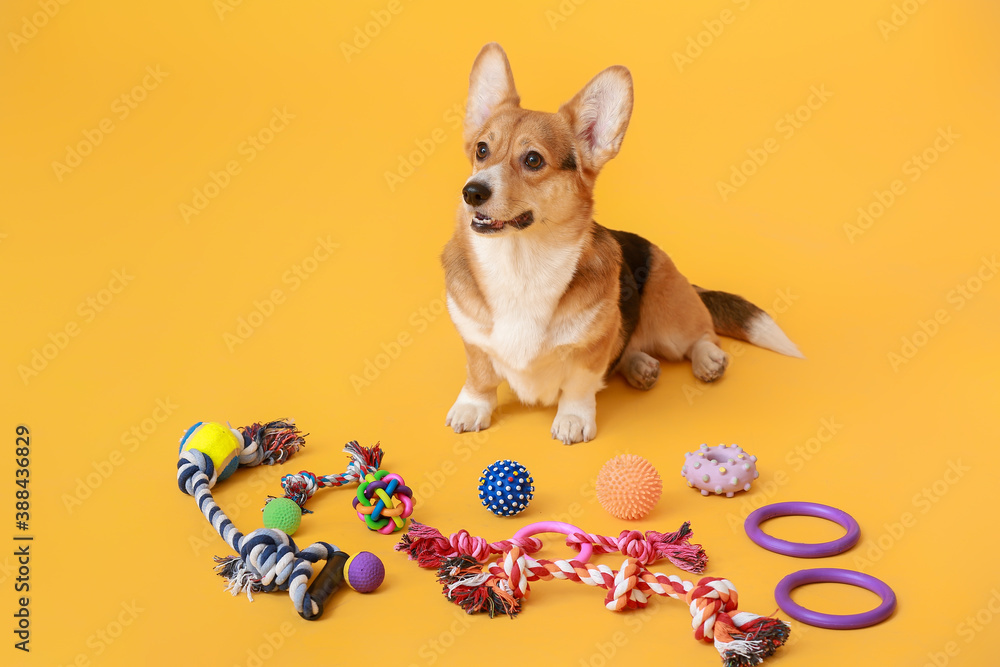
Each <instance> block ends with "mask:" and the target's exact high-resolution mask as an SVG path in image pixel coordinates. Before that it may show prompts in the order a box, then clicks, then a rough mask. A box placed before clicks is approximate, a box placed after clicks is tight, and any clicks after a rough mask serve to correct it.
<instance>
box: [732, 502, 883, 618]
mask: <svg viewBox="0 0 1000 667" xmlns="http://www.w3.org/2000/svg"><path fill="white" fill-rule="evenodd" d="M779 516H812V517H818V518H821V519H827V520H829V521H833V522H834V523H836V524H839V525H840V526H841V527H843V528H844V529H845V530H846V531H847V534H845V535H844V536H843V537H841V538H839V539H836V540H832V541H830V542H824V543H822V544H804V543H802V542H788V541H786V540H779V539H778V538H776V537H771V536H770V535H768V534H766V533H765V532H764V531H763V530H762V529H761V527H760V524H761V523H763V522H764V521H767V520H768V519H773V518H775V517H779ZM743 527H744V529H745V530H746V533H747V537H749V538H750V540H751V541H753V542H754V544H757V545H758V546H761V547H764V548H765V549H767V550H769V551H773V552H775V553H778V554H782V555H784V556H795V557H798V558H822V557H824V556H835V555H837V554H841V553H844V552H845V551H847V550H848V549H850V548H851V547H853V546H854V545H855V544H857V543H858V540H860V539H861V528H860V526H858V522H857V521H856V520H855V519H854V517H852V516H851V515H850V514H848V513H847V512H845V511H843V510H839V509H837V508H836V507H830V506H829V505H821V504H820V503H807V502H786V503H773V504H771V505H765V506H764V507H761V508H760V509H758V510H755V511H753V512H751V513H750V516H748V517H747V519H746V522H744V524H743ZM822 583H839V584H850V585H852V586H859V587H861V588H865V589H867V590H869V591H871V592H872V593H875V594H876V595H878V596H879V597H880V598H882V603H881V604H880V605H879V606H878V607H876V608H875V609H872V610H871V611H867V612H864V613H861V614H846V615H840V614H823V613H820V612H818V611H812V610H811V609H806V608H805V607H803V606H801V605H799V604H797V603H796V602H794V601H792V598H791V592H792V590H793V589H795V588H798V587H799V586H804V585H806V584H822ZM774 599H775V600H776V601H777V603H778V606H779V607H781V610H782V611H784V612H785V613H786V614H788V615H789V616H791V617H792V618H794V619H795V620H797V621H802V622H803V623H808V624H809V625H815V626H817V627H820V628H831V629H833V630H853V629H855V628H866V627H868V626H870V625H875V624H876V623H881V622H882V621H884V620H885V619H887V618H889V616H891V615H892V612H893V610H895V608H896V594H895V593H894V592H893V591H892V589H891V588H889V586H888V585H887V584H885V583H884V582H883V581H881V580H879V579H876V578H875V577H873V576H871V575H868V574H863V573H861V572H855V571H854V570H841V569H838V568H814V569H811V570H799V571H798V572H793V573H792V574H789V575H788V576H786V577H785V578H784V579H782V580H781V581H780V582H778V586H777V587H776V588H775V589H774Z"/></svg>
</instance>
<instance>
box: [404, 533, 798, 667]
mask: <svg viewBox="0 0 1000 667" xmlns="http://www.w3.org/2000/svg"><path fill="white" fill-rule="evenodd" d="M540 532H556V533H564V534H566V535H568V539H567V540H566V543H567V545H569V546H571V547H573V548H575V549H578V550H579V552H580V553H579V555H580V558H579V559H570V560H545V559H535V558H533V557H532V556H531V555H530V554H531V553H533V552H536V551H538V550H539V549H540V548H541V542H540V541H539V540H538V539H536V538H533V537H531V536H532V535H534V534H536V533H540ZM414 533H416V534H414ZM691 536H692V533H691V530H690V526H689V524H687V523H685V524H683V525H682V526H681V528H680V530H678V531H676V532H674V533H656V532H655V531H650V532H648V533H646V535H645V536H643V535H642V534H641V533H639V532H638V531H623V532H622V534H621V535H620V536H619V538H618V539H617V540H616V539H615V538H610V537H603V536H600V535H590V534H588V533H585V532H584V531H582V530H580V529H579V528H577V527H576V526H572V525H570V524H565V523H560V522H554V521H543V522H540V523H536V524H531V525H529V526H525V527H524V528H522V529H521V530H519V531H518V532H517V534H515V536H514V538H513V539H511V540H505V541H502V542H492V543H490V542H486V540H484V539H482V538H476V537H472V536H470V535H469V534H468V533H467V532H466V531H460V532H458V533H455V534H453V535H452V536H451V537H450V538H445V537H444V536H443V535H441V533H439V532H438V531H436V530H435V529H433V528H431V527H429V526H424V525H422V524H418V523H414V525H413V527H411V529H410V532H409V533H407V534H405V535H404V536H403V540H402V541H401V542H400V543H399V544H398V545H396V550H397V551H405V552H406V553H407V554H408V555H409V557H410V558H411V559H413V560H416V561H417V562H418V563H419V564H420V566H421V567H427V568H434V567H436V568H437V569H438V581H439V582H440V583H441V584H442V586H443V591H442V592H443V593H444V595H445V597H446V598H448V599H449V600H451V601H452V602H454V603H455V604H457V605H459V606H460V607H462V608H463V609H465V611H466V612H467V613H469V614H472V613H477V612H483V613H488V614H489V615H490V617H493V616H496V615H498V614H507V615H508V616H510V617H511V618H513V617H514V616H515V615H517V613H518V612H520V610H521V605H522V604H523V601H524V600H525V599H527V597H528V596H529V594H530V593H531V588H530V585H529V584H530V582H534V581H539V580H551V579H564V580H569V581H575V582H578V583H582V584H586V585H588V586H594V587H596V588H603V589H605V590H606V591H607V593H606V594H605V598H604V606H605V608H607V609H609V610H612V611H624V610H626V609H641V608H643V607H645V606H646V605H647V604H648V601H649V597H650V595H651V594H654V595H661V596H664V597H671V598H674V599H676V600H681V601H682V602H684V603H685V604H687V605H688V609H689V610H690V612H691V616H692V622H691V625H692V627H693V628H694V637H695V639H697V640H699V641H705V642H709V643H713V644H714V645H715V648H716V650H718V651H719V654H720V655H721V656H722V662H723V665H724V666H725V667H751V666H753V665H758V664H760V662H761V661H763V660H764V658H766V657H768V656H770V655H772V654H773V653H774V652H775V651H776V650H777V649H778V648H780V647H781V646H782V645H783V644H784V643H785V641H787V639H788V633H789V631H790V627H789V625H788V624H787V623H785V622H784V621H780V620H778V619H775V618H768V617H765V616H758V615H756V614H750V613H747V612H738V613H737V612H736V607H737V603H738V600H739V598H738V596H737V593H736V589H735V588H734V587H733V585H732V583H731V582H729V581H728V580H727V579H720V578H717V577H703V578H701V579H699V580H698V582H697V583H692V582H690V581H685V580H684V579H681V578H680V577H677V576H675V575H669V576H668V575H665V574H660V573H654V572H650V571H649V570H648V569H647V567H646V566H647V565H650V564H652V563H653V562H655V561H657V560H659V559H661V558H668V559H669V560H671V561H672V562H674V563H675V564H676V565H678V566H679V567H682V568H683V569H687V570H689V571H697V572H701V571H702V570H704V567H705V563H706V560H707V559H706V557H705V555H704V550H703V549H702V548H701V547H700V546H699V545H692V544H690V543H689V541H688V540H689V538H690V537H691ZM588 541H589V542H588ZM614 552H621V553H622V554H623V555H626V556H627V557H626V558H625V560H624V562H623V563H622V566H621V568H620V569H618V570H613V569H611V568H610V567H608V566H607V565H595V564H593V563H590V562H588V561H589V557H590V555H591V553H594V554H600V553H614ZM494 554H499V557H498V558H497V559H496V560H495V561H493V560H490V559H491V558H492V556H493V555H494Z"/></svg>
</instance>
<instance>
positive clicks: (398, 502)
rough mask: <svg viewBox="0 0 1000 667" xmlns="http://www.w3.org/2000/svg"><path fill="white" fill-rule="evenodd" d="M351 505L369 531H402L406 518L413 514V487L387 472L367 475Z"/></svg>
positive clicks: (384, 532)
mask: <svg viewBox="0 0 1000 667" xmlns="http://www.w3.org/2000/svg"><path fill="white" fill-rule="evenodd" d="M352 502H353V504H354V509H355V510H356V511H357V513H358V518H359V519H361V520H362V521H364V522H365V525H367V526H368V529H369V530H375V531H378V532H380V533H382V534H383V535H388V534H389V533H394V532H396V531H397V530H402V529H403V528H404V527H406V519H407V518H408V517H409V516H410V515H411V514H413V492H412V491H410V487H408V486H406V485H405V484H404V483H403V478H402V477H400V476H399V475H393V474H390V473H389V472H388V471H386V470H379V471H378V472H375V473H368V474H367V475H365V479H364V481H363V482H361V483H360V484H358V493H357V497H356V498H354V500H353V501H352ZM373 503H374V504H373Z"/></svg>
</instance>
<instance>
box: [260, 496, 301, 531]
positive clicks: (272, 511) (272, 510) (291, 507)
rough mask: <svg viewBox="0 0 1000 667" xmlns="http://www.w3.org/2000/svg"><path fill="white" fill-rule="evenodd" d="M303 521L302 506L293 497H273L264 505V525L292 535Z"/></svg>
mask: <svg viewBox="0 0 1000 667" xmlns="http://www.w3.org/2000/svg"><path fill="white" fill-rule="evenodd" d="M301 523H302V508H301V507H299V505H298V503H296V502H295V501H294V500H292V499H291V498H272V499H271V500H269V501H267V504H266V505H264V527H265V528H275V529H277V530H280V531H282V532H283V533H285V534H286V535H292V534H294V533H295V531H296V530H298V529H299V525H301Z"/></svg>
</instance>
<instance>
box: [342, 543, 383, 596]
mask: <svg viewBox="0 0 1000 667" xmlns="http://www.w3.org/2000/svg"><path fill="white" fill-rule="evenodd" d="M344 571H345V572H346V574H347V585H348V586H350V587H351V588H353V589H354V590H356V591H357V592H359V593H371V592H372V591H374V590H375V589H376V588H378V587H379V586H381V585H382V580H383V579H385V566H384V565H382V561H381V560H379V557H378V556H376V555H375V554H373V553H371V552H370V551H359V552H358V553H356V554H354V555H353V556H351V557H350V558H348V559H347V563H346V564H345V565H344Z"/></svg>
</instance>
